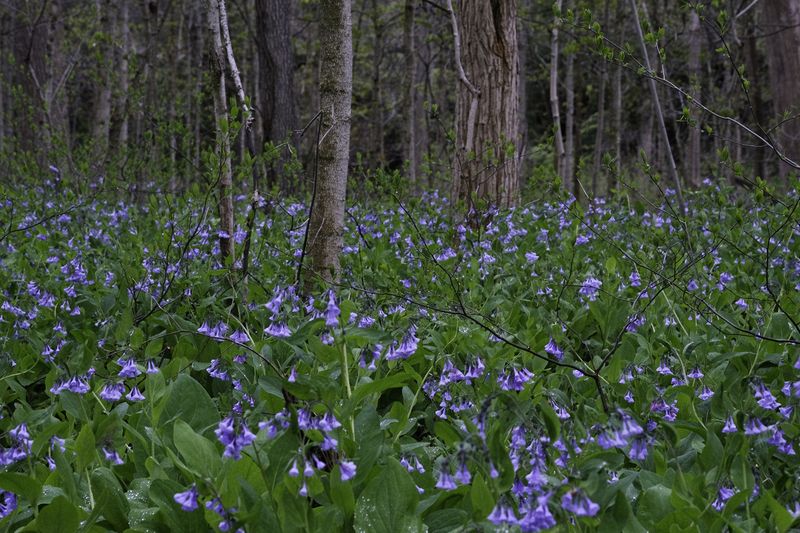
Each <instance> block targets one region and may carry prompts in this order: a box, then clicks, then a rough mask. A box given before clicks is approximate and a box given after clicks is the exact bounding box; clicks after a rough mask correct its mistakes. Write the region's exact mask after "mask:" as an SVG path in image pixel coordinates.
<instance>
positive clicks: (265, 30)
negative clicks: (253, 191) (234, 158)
mask: <svg viewBox="0 0 800 533" xmlns="http://www.w3.org/2000/svg"><path fill="white" fill-rule="evenodd" d="M255 5H256V28H257V35H258V52H259V53H258V55H259V62H260V63H259V66H258V68H259V76H260V80H259V85H260V88H261V91H262V92H261V93H260V95H259V98H258V102H259V105H260V106H261V116H262V120H263V127H264V129H263V135H262V136H263V139H264V141H270V142H272V143H275V144H278V143H281V142H283V141H285V140H286V139H287V138H290V136H291V133H292V132H293V131H294V130H296V129H297V104H296V102H295V92H294V52H293V50H292V41H291V24H290V22H291V15H292V10H291V6H292V2H290V1H289V0H255ZM290 140H291V139H290ZM280 153H281V156H280V157H279V158H278V160H277V161H276V162H275V163H274V164H273V165H272V167H271V168H269V169H268V173H267V186H273V185H277V184H278V182H279V181H280V178H281V176H282V171H283V165H284V163H286V162H287V161H288V159H287V157H286V154H287V153H288V152H287V151H286V150H281V152H280ZM283 185H284V188H288V186H289V184H288V183H284V184H283Z"/></svg>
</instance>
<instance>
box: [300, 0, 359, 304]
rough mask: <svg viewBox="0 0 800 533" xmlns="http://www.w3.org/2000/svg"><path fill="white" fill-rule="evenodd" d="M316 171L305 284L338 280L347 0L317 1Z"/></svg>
mask: <svg viewBox="0 0 800 533" xmlns="http://www.w3.org/2000/svg"><path fill="white" fill-rule="evenodd" d="M320 53H321V65H320V83H319V93H320V111H321V113H322V117H321V121H322V122H321V132H322V135H321V139H320V143H319V147H318V154H319V174H318V175H317V183H316V186H315V189H316V190H315V194H314V204H313V207H312V209H311V216H310V218H309V221H308V252H309V255H310V256H311V269H310V270H307V271H306V278H305V286H306V289H310V288H311V286H312V285H313V283H314V280H315V277H316V276H319V277H320V278H321V279H322V281H323V282H325V283H333V282H336V281H338V279H339V274H340V266H339V254H341V251H342V245H343V232H344V211H345V196H346V191H347V167H348V162H349V154H350V112H351V104H352V94H353V27H352V18H351V2H350V0H321V1H320Z"/></svg>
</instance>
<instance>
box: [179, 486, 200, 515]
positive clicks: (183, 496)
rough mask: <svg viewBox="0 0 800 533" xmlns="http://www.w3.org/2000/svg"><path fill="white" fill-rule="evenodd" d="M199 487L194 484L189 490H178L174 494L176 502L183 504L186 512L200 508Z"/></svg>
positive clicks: (182, 506) (182, 507)
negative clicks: (198, 503) (198, 501)
mask: <svg viewBox="0 0 800 533" xmlns="http://www.w3.org/2000/svg"><path fill="white" fill-rule="evenodd" d="M197 496H198V494H197V487H195V486H194V485H192V486H191V487H189V490H187V491H185V492H178V493H176V494H175V496H173V498H174V500H175V503H177V504H178V505H180V506H181V509H182V510H184V511H186V512H191V511H194V510H196V509H197V508H198V505H197Z"/></svg>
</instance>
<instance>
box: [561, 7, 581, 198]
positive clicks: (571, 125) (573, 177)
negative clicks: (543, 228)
mask: <svg viewBox="0 0 800 533" xmlns="http://www.w3.org/2000/svg"><path fill="white" fill-rule="evenodd" d="M567 7H568V8H569V3H567ZM566 59H567V72H566V76H565V79H564V88H565V89H566V90H565V92H566V94H567V101H566V106H567V116H566V117H565V119H564V130H565V133H564V180H565V181H564V183H566V184H571V185H572V194H573V195H574V196H575V199H576V200H580V195H579V194H578V193H579V190H578V189H579V187H578V185H579V184H578V176H577V174H576V173H575V52H573V51H571V52H570V53H569V54H567V58H566Z"/></svg>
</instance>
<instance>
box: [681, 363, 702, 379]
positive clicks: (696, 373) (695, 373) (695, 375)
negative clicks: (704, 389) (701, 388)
mask: <svg viewBox="0 0 800 533" xmlns="http://www.w3.org/2000/svg"><path fill="white" fill-rule="evenodd" d="M704 375H705V374H703V371H702V370H700V367H699V366H696V367H694V368H693V369H692V370H691V372H689V373H688V374H686V376H687V377H690V378H692V379H703V376H704Z"/></svg>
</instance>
